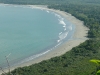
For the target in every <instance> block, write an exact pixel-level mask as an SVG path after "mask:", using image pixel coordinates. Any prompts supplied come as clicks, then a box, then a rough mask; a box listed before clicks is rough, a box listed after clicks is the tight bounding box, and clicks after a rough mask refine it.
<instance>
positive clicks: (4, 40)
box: [0, 4, 75, 68]
mask: <svg viewBox="0 0 100 75" xmlns="http://www.w3.org/2000/svg"><path fill="white" fill-rule="evenodd" d="M74 31H75V26H74V25H73V24H72V23H71V22H69V21H68V20H67V19H65V18H64V17H62V16H61V15H59V14H57V13H55V12H53V11H48V10H44V9H38V8H32V7H30V6H25V5H5V4H0V67H3V68H5V67H7V62H6V58H7V59H8V61H9V64H10V65H11V66H14V65H18V64H22V63H24V62H29V61H31V60H34V59H35V58H37V57H40V56H42V55H44V54H46V53H47V52H49V51H51V50H54V49H55V48H56V47H58V46H59V45H61V44H63V43H64V42H67V41H68V40H71V39H72V36H73V34H74Z"/></svg>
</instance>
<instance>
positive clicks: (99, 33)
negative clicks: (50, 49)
mask: <svg viewBox="0 0 100 75" xmlns="http://www.w3.org/2000/svg"><path fill="white" fill-rule="evenodd" d="M85 1H90V0H85ZM91 1H99V0H91ZM48 7H49V8H54V9H60V10H62V11H65V12H69V13H71V14H72V15H73V16H75V17H76V18H78V19H80V20H82V21H84V24H85V25H86V26H87V27H88V28H89V29H90V30H89V32H88V37H89V38H90V39H89V40H87V41H85V42H84V43H82V44H80V45H79V46H77V47H74V48H73V49H72V50H71V51H69V52H67V53H65V54H64V55H62V56H59V57H54V58H51V59H49V60H45V61H42V62H40V63H38V64H33V65H30V66H25V67H22V68H17V69H15V70H13V71H12V72H11V73H12V74H13V75H95V73H96V70H95V69H96V66H95V64H93V63H90V62H89V60H91V59H100V10H99V9H100V6H99V5H96V4H93V3H92V4H88V3H87V4H79V3H78V2H77V3H76V4H75V3H74V4H73V3H72V4H58V5H49V6H48ZM2 75H3V74H2ZM7 75H9V74H7Z"/></svg>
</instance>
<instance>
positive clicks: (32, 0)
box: [0, 0, 100, 5]
mask: <svg viewBox="0 0 100 75" xmlns="http://www.w3.org/2000/svg"><path fill="white" fill-rule="evenodd" d="M0 3H9V4H46V5H49V4H54V5H56V4H70V3H71V4H72V3H74V4H76V3H77V4H78V3H81V4H82V3H89V4H94V3H96V4H99V3H100V0H0Z"/></svg>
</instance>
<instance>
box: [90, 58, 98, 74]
mask: <svg viewBox="0 0 100 75" xmlns="http://www.w3.org/2000/svg"><path fill="white" fill-rule="evenodd" d="M90 62H93V63H95V64H96V65H97V69H96V75H100V60H90Z"/></svg>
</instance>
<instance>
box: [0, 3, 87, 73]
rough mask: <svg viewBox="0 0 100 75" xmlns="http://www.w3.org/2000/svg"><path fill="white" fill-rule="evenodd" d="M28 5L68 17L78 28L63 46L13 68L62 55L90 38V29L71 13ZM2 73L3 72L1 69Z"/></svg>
mask: <svg viewBox="0 0 100 75" xmlns="http://www.w3.org/2000/svg"><path fill="white" fill-rule="evenodd" d="M27 6H30V7H33V8H39V9H43V10H48V11H52V12H55V13H57V14H60V15H61V16H63V17H64V18H65V19H67V20H68V21H70V22H71V23H73V24H74V25H75V27H76V29H75V33H74V36H73V38H72V39H71V40H69V41H67V42H65V43H64V44H62V45H61V46H59V47H57V48H56V49H55V50H52V51H50V52H48V53H46V54H44V55H42V56H41V57H38V58H36V59H34V60H32V61H29V62H27V63H24V64H21V65H17V66H15V67H11V70H13V69H15V68H16V67H23V66H29V65H31V64H35V63H39V62H41V61H43V60H47V59H50V58H52V57H56V56H60V55H62V54H64V53H66V52H67V51H69V50H71V49H72V48H73V47H75V46H78V45H79V44H80V43H82V42H84V41H86V40H87V39H88V38H86V36H87V32H88V30H89V29H88V28H87V27H85V26H84V25H83V22H82V21H80V20H78V19H76V18H75V17H74V16H72V15H71V14H69V13H67V12H64V11H60V10H55V9H49V8H47V7H46V6H42V5H27ZM5 71H8V70H5ZM0 73H2V72H1V71H0Z"/></svg>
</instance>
